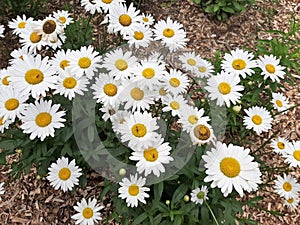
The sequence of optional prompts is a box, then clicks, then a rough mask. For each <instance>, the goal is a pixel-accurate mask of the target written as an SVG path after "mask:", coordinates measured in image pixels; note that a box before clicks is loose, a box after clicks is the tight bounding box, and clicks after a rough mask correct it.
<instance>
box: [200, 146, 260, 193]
mask: <svg viewBox="0 0 300 225" xmlns="http://www.w3.org/2000/svg"><path fill="white" fill-rule="evenodd" d="M249 153H250V149H244V148H243V147H240V146H236V145H233V144H229V145H228V146H227V145H226V144H224V143H221V142H219V141H218V142H217V144H216V147H215V148H214V147H213V148H212V149H211V150H210V151H207V152H206V154H205V155H203V156H202V159H203V160H204V161H205V165H204V166H205V168H207V170H206V171H205V173H206V174H207V176H206V177H205V179H204V182H211V181H212V183H211V187H212V188H215V187H218V188H221V192H222V193H223V195H224V197H227V196H228V194H230V193H231V192H232V191H233V188H234V189H235V190H236V191H237V192H238V193H239V195H240V196H241V197H243V195H244V190H245V191H247V192H250V191H255V190H257V188H258V184H260V183H262V180H261V177H260V176H261V172H260V171H259V167H258V163H257V162H255V161H253V160H254V158H253V157H252V156H250V155H249Z"/></svg>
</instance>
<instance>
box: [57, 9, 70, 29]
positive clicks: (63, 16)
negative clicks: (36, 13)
mask: <svg viewBox="0 0 300 225" xmlns="http://www.w3.org/2000/svg"><path fill="white" fill-rule="evenodd" d="M53 17H54V18H55V19H56V21H57V22H59V23H60V24H61V25H62V27H63V28H66V27H67V26H68V25H69V24H70V23H74V21H73V18H72V17H70V13H69V12H68V11H66V10H57V11H56V12H53Z"/></svg>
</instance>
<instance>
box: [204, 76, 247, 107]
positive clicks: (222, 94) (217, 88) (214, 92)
mask: <svg viewBox="0 0 300 225" xmlns="http://www.w3.org/2000/svg"><path fill="white" fill-rule="evenodd" d="M239 83H240V78H239V77H238V76H231V75H229V74H228V73H226V72H225V71H221V73H218V74H217V75H216V76H211V77H210V78H209V79H208V81H207V85H208V86H206V87H205V89H206V90H207V91H208V92H209V94H208V97H209V98H210V99H211V100H215V99H216V100H217V105H218V106H223V105H224V103H225V104H226V106H227V107H230V105H231V103H232V104H233V105H235V104H236V102H237V101H238V100H239V99H240V97H241V96H242V94H241V93H240V91H243V90H244V87H243V86H242V85H239Z"/></svg>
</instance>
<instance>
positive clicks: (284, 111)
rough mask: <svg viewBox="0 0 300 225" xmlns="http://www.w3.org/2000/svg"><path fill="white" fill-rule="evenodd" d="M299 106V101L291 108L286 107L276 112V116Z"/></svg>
mask: <svg viewBox="0 0 300 225" xmlns="http://www.w3.org/2000/svg"><path fill="white" fill-rule="evenodd" d="M298 106H300V103H299V104H296V105H293V106H291V107H290V108H288V109H286V110H283V111H280V112H277V113H275V114H274V116H277V115H279V114H282V113H284V112H286V111H288V110H292V109H294V108H296V107H298Z"/></svg>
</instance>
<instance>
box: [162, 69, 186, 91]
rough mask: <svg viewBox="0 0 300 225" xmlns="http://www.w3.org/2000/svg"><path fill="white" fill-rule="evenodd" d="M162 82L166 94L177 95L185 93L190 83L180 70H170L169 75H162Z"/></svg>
mask: <svg viewBox="0 0 300 225" xmlns="http://www.w3.org/2000/svg"><path fill="white" fill-rule="evenodd" d="M162 82H163V84H165V88H166V90H167V91H168V92H170V93H172V94H173V95H178V94H183V93H185V92H186V90H187V88H188V86H189V82H190V81H189V78H188V76H187V75H186V74H184V73H182V72H181V71H180V70H174V69H171V70H170V72H169V73H168V72H167V73H165V74H164V75H163V77H162Z"/></svg>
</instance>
